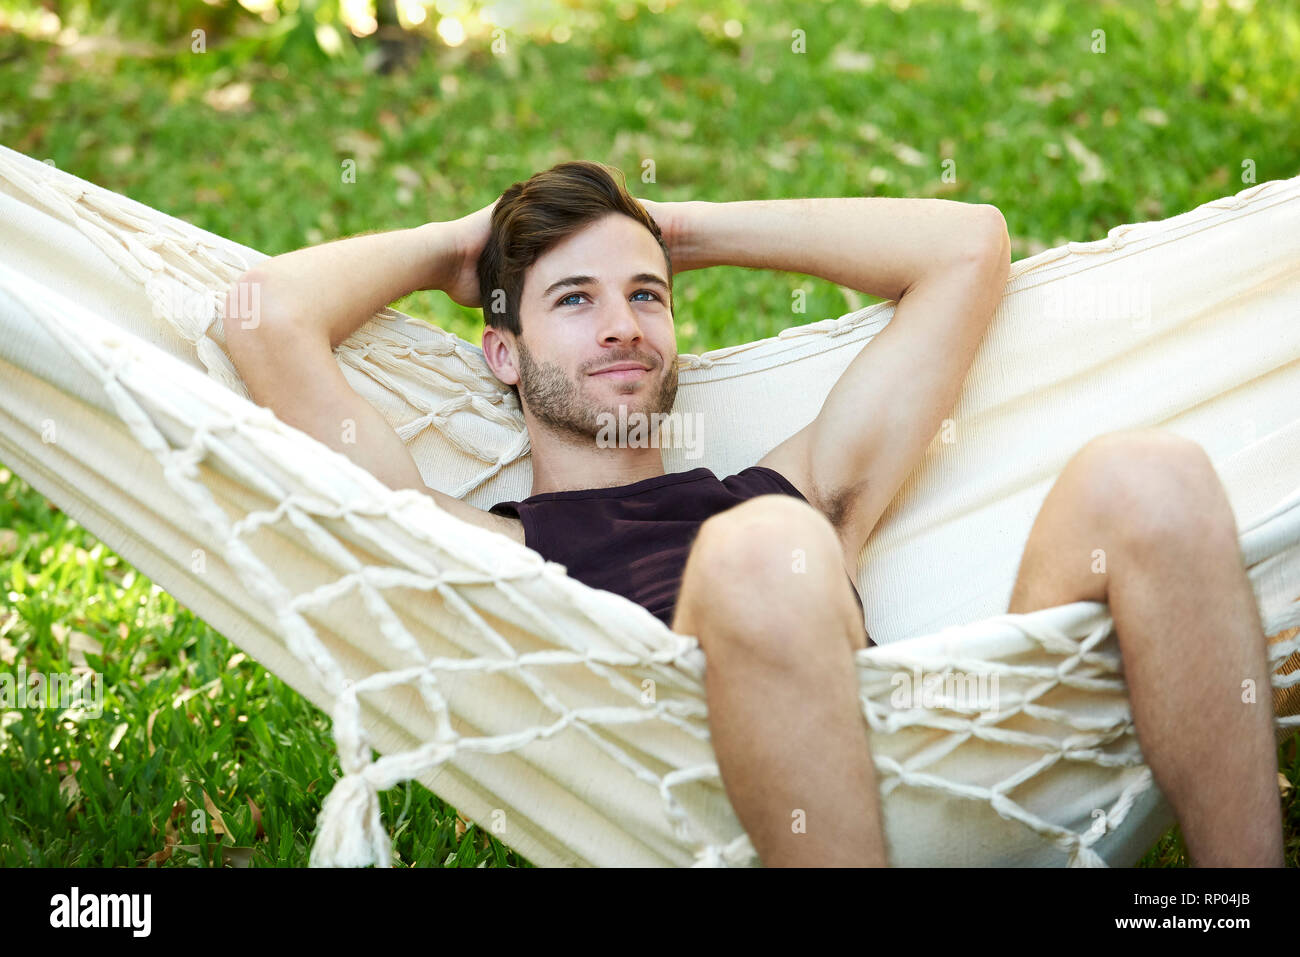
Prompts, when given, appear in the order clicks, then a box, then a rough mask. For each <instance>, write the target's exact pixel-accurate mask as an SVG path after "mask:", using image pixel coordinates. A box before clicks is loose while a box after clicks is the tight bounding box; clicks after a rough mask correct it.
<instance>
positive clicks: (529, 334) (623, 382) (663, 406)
mask: <svg viewBox="0 0 1300 957" xmlns="http://www.w3.org/2000/svg"><path fill="white" fill-rule="evenodd" d="M617 172H618V171H617V170H613V169H611V168H610V167H607V166H604V165H602V164H599V163H591V162H585V161H579V162H567V163H560V164H558V165H556V166H553V167H551V168H550V169H548V170H545V171H543V172H540V173H537V174H535V175H534V176H532V177H531V178H530V179H528V180H527V181H526V182H520V183H515V184H514V185H512V186H511V187H510V188H509V189H507V190H506V191H505V192H504V193H502V194H501V198H500V200H498V201H497V204H496V206H495V208H494V209H493V211H492V225H491V232H490V234H489V237H488V240H487V243H486V244H485V246H484V247H483V252H482V255H480V256H479V260H478V275H479V290H480V295H481V298H482V303H483V317H484V321H485V323H486V328H485V330H484V335H483V352H484V356H485V357H486V359H487V361H488V364H489V365H490V366H491V367H492V370H493V372H495V373H496V375H497V378H499V379H500V380H501V381H502V382H506V383H508V384H510V385H511V386H512V387H515V388H516V394H517V395H519V397H520V402H521V404H522V405H523V406H524V408H525V410H526V411H527V412H529V413H531V414H532V416H533V417H535V418H536V419H537V420H538V421H539V422H542V423H545V424H547V425H548V426H550V427H552V428H553V429H555V430H556V431H558V432H561V433H565V434H567V435H568V436H569V437H570V438H578V439H580V440H581V439H594V437H595V435H596V433H597V432H598V431H599V429H600V427H601V423H600V421H599V420H598V418H597V417H598V416H599V415H600V414H601V413H602V412H609V413H612V414H614V415H617V414H618V408H619V406H620V405H626V406H627V411H628V413H632V412H643V413H646V414H649V413H653V412H665V413H666V412H670V411H671V410H672V406H673V402H674V400H675V399H676V396H677V339H676V333H675V331H674V328H673V299H672V281H673V275H672V263H671V262H670V260H669V256H668V247H667V245H666V244H665V242H664V239H663V235H662V234H661V233H660V230H659V226H658V224H656V223H655V221H654V218H653V217H652V216H651V215H650V214H649V213H647V212H646V211H645V208H644V207H643V206H642V205H641V204H640V203H639V202H637V201H636V199H634V198H633V197H632V196H631V194H629V193H628V191H627V189H626V188H625V187H624V186H623V184H622V182H621V177H622V174H621V173H620V174H619V179H615V177H614V175H612V174H613V173H617ZM624 362H633V363H638V364H640V365H643V366H645V367H646V371H644V372H642V373H635V372H633V373H625V374H619V373H616V372H610V373H604V374H598V370H601V369H605V368H607V367H609V366H611V365H616V364H619V363H624ZM516 384H517V385H516Z"/></svg>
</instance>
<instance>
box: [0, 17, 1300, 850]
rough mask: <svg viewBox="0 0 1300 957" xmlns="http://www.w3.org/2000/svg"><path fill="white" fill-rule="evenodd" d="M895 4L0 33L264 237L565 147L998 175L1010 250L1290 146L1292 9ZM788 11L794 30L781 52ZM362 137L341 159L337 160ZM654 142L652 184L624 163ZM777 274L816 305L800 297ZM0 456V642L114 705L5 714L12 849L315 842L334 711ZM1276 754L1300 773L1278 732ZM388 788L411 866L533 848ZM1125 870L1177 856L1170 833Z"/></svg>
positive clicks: (147, 161) (81, 121) (882, 175)
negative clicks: (356, 52) (161, 40)
mask: <svg viewBox="0 0 1300 957" xmlns="http://www.w3.org/2000/svg"><path fill="white" fill-rule="evenodd" d="M905 6H907V5H906V4H904V3H896V4H895V5H893V6H891V5H889V4H869V5H857V4H852V3H807V2H805V3H794V2H780V3H772V4H767V5H764V6H763V7H762V8H761V9H759V10H755V9H752V8H750V7H749V5H746V4H741V3H719V4H716V5H714V7H713V9H712V12H711V13H710V14H708V15H701V14H700V13H699V8H698V6H697V5H690V7H689V8H688V7H687V6H686V5H681V6H678V5H670V6H669V7H668V8H667V10H666V11H665V12H663V13H659V14H654V13H650V12H649V11H647V10H646V9H644V8H643V7H640V6H630V9H631V11H632V14H633V15H632V17H631V18H630V19H626V20H620V19H617V18H616V17H614V16H612V15H609V14H607V13H602V12H600V11H604V10H606V5H599V4H591V3H588V4H584V5H583V7H584V9H585V10H587V11H589V13H590V12H591V11H595V12H594V13H591V17H592V19H590V22H588V23H587V25H585V26H582V27H581V28H575V29H574V30H573V38H572V39H571V40H569V41H568V42H567V43H557V42H550V41H549V40H548V39H547V38H545V37H530V36H522V35H520V36H516V35H508V36H507V46H508V52H507V54H506V55H504V56H497V55H494V54H493V53H491V52H490V51H489V49H488V47H487V45H486V41H481V40H474V39H471V41H470V42H468V43H466V44H465V45H463V46H461V47H459V48H457V49H448V48H446V47H442V46H440V45H434V46H432V47H430V48H428V49H427V50H425V51H424V53H423V54H422V56H421V59H420V60H419V61H418V63H417V64H416V65H415V67H414V68H413V69H412V70H410V71H408V72H402V73H396V74H391V75H387V76H382V75H377V74H375V73H373V72H369V71H367V70H366V69H365V67H364V66H363V64H362V63H360V62H357V61H344V62H337V63H331V64H328V65H321V64H318V63H314V62H312V61H310V60H308V59H305V58H304V57H303V56H302V55H301V51H299V52H298V53H295V54H294V55H293V56H288V54H287V53H286V60H285V61H284V62H281V63H274V61H272V60H270V59H268V60H267V62H259V61H258V60H257V59H253V58H251V57H254V56H256V55H259V51H260V52H261V55H266V54H268V53H269V52H271V51H272V50H273V47H272V46H266V45H263V46H261V47H259V46H258V44H257V43H256V42H253V41H240V42H235V41H234V40H233V39H232V40H231V41H230V42H229V43H227V44H224V45H223V44H222V43H220V42H218V41H217V40H214V41H213V43H212V45H211V46H210V48H209V51H208V52H207V53H205V54H191V53H189V52H188V49H189V43H188V39H187V37H184V36H178V38H177V39H176V40H175V41H173V42H171V43H170V44H165V45H161V46H159V47H158V49H156V50H155V51H154V53H153V55H149V56H145V55H133V56H129V57H128V56H118V55H116V54H114V53H113V52H112V49H111V47H110V48H107V49H102V50H99V51H98V52H85V51H82V52H77V53H76V54H75V55H70V54H69V53H68V52H67V51H65V50H62V49H61V48H59V47H56V46H53V45H51V44H48V43H40V42H36V41H33V40H31V39H27V38H24V37H22V36H20V35H18V34H16V33H13V32H9V33H6V32H0V62H3V63H5V65H6V67H7V68H6V69H3V70H0V141H2V142H3V143H4V144H5V145H7V146H10V147H12V148H14V149H17V150H20V151H22V152H24V153H27V154H28V155H31V156H34V157H37V158H39V159H47V158H48V159H51V160H53V161H54V162H55V163H56V165H58V166H59V167H60V168H62V169H66V170H69V171H71V172H74V173H76V174H77V175H79V176H82V177H85V178H87V179H89V180H92V181H94V182H96V183H99V184H101V185H103V186H105V187H107V188H109V189H112V190H115V191H117V192H120V193H124V194H126V195H129V196H131V197H133V198H135V199H138V200H140V201H142V202H144V203H147V204H148V205H150V206H153V207H156V208H158V209H161V210H164V211H166V212H168V213H171V214H172V215H175V216H178V217H180V218H182V219H185V220H188V221H190V222H193V223H195V224H197V225H199V226H202V227H203V228H205V229H209V230H212V231H214V232H217V233H220V234H222V235H226V236H229V237H231V238H233V239H236V240H238V241H240V242H243V243H245V244H247V245H250V246H253V247H256V248H258V249H261V250H263V251H265V252H267V253H271V254H274V253H279V252H285V251H288V250H290V249H294V248H298V247H300V246H302V245H306V244H309V243H314V242H320V241H323V240H327V239H332V238H337V237H339V236H343V235H349V234H353V233H357V232H364V231H369V230H377V229H391V228H396V227H399V226H407V225H415V224H417V223H420V222H423V221H426V220H430V219H451V218H455V217H458V216H461V215H463V214H465V213H467V212H470V211H472V210H474V209H477V208H479V207H481V206H483V205H485V204H486V203H488V202H490V201H491V200H492V199H494V198H495V197H496V196H497V195H499V193H500V192H501V191H502V190H503V189H504V188H505V187H506V186H508V185H510V183H512V182H514V181H516V180H519V179H524V178H526V177H527V176H529V175H531V174H532V173H533V172H535V171H536V170H538V169H542V168H545V167H546V166H549V165H551V164H553V163H555V162H558V161H560V160H564V159H572V158H589V159H598V160H601V161H603V162H607V163H611V164H613V165H616V166H619V167H620V168H622V169H623V170H624V171H625V172H626V173H627V174H628V178H629V184H630V186H631V188H632V190H633V192H635V193H636V194H637V195H640V196H643V197H645V198H649V199H659V200H685V199H708V200H715V201H723V200H734V199H756V198H778V197H791V196H835V195H844V196H849V195H889V196H938V197H943V198H947V199H956V200H962V201H966V202H989V203H994V204H996V205H997V206H998V207H999V208H1001V210H1002V211H1003V213H1004V215H1005V216H1006V219H1007V222H1008V225H1009V227H1010V231H1011V234H1012V237H1013V255H1014V256H1015V257H1016V258H1021V257H1023V256H1025V255H1029V254H1031V253H1033V252H1036V251H1038V250H1040V249H1043V248H1047V247H1049V246H1053V245H1058V244H1060V243H1063V242H1065V241H1067V240H1089V239H1097V238H1100V237H1102V236H1104V235H1105V234H1106V231H1107V230H1108V229H1109V228H1110V227H1112V226H1115V225H1117V224H1120V223H1127V222H1133V221H1140V220H1145V219H1159V218H1163V217H1166V216H1171V215H1174V214H1175V213H1178V212H1182V211H1184V210H1187V209H1190V208H1192V207H1194V206H1196V205H1198V204H1200V203H1203V202H1206V201H1209V200H1212V199H1215V198H1217V197H1219V196H1222V195H1225V194H1229V193H1233V192H1236V191H1238V190H1240V189H1243V188H1245V187H1246V186H1247V185H1250V184H1249V182H1243V179H1242V175H1243V174H1242V171H1243V163H1246V162H1247V161H1249V162H1250V163H1253V164H1254V169H1255V180H1256V181H1257V182H1264V181H1266V180H1269V179H1278V178H1285V177H1290V176H1293V175H1295V174H1296V173H1297V172H1300V128H1298V127H1297V126H1296V124H1295V123H1294V117H1295V116H1296V115H1300V102H1298V101H1300V87H1298V86H1297V85H1296V84H1295V83H1293V82H1291V77H1292V76H1293V74H1294V69H1293V68H1294V63H1295V62H1296V61H1297V60H1300V12H1298V11H1297V10H1296V9H1295V8H1294V7H1291V6H1289V5H1284V4H1264V3H1259V4H1252V5H1249V6H1250V9H1249V10H1241V9H1237V8H1240V7H1241V6H1242V5H1241V4H1237V5H1236V8H1234V7H1230V6H1228V5H1227V4H1226V3H1219V4H1217V5H1215V6H1214V7H1213V8H1210V7H1208V6H1204V7H1203V6H1202V4H1200V3H1191V2H1183V3H1175V2H1168V3H1118V2H1112V3H1098V4H1092V3H1069V4H1066V3H1060V2H1044V3H1035V4H1022V3H991V2H975V0H970V2H966V3H964V4H958V3H913V4H911V6H910V8H909V9H905V10H904V9H901V8H902V7H905ZM575 16H576V14H575ZM729 19H734V20H736V21H737V22H738V23H739V24H740V26H741V28H742V29H741V31H740V33H739V35H738V36H736V35H731V34H734V33H735V30H734V28H733V29H732V30H730V31H728V29H727V26H726V24H727V21H728V20H729ZM1098 30H1101V31H1104V34H1105V43H1106V50H1105V52H1104V53H1098V52H1092V49H1091V47H1092V45H1093V44H1094V42H1095V36H1096V35H1095V33H1094V31H1098ZM795 31H802V36H803V38H804V40H805V42H806V51H807V52H806V53H802V54H799V53H794V52H792V49H791V44H792V38H793V37H794V36H795ZM347 159H355V160H356V161H357V168H358V176H357V181H356V183H352V184H345V183H342V182H341V181H340V175H339V173H340V165H341V164H342V163H343V162H344V161H345V160H347ZM647 160H652V161H653V165H654V170H655V179H656V181H655V182H642V181H641V171H642V169H643V167H644V163H645V161H647ZM945 160H952V161H953V162H954V163H955V172H956V181H955V182H946V181H945V180H944V178H943V176H942V172H943V168H944V165H943V164H944V161H945ZM795 288H802V289H805V290H807V292H808V303H807V306H808V311H807V314H803V315H795V314H792V313H791V306H790V303H791V295H790V293H791V291H792V290H793V289H795ZM676 299H677V303H678V309H677V327H678V330H679V348H680V349H681V351H683V352H702V351H706V350H708V349H712V348H716V347H720V346H725V345H730V344H733V343H737V342H744V341H748V340H752V339H756V338H761V337H764V336H770V335H774V334H775V333H777V332H778V331H779V330H781V329H782V328H784V327H786V326H789V325H793V324H799V323H803V322H807V321H811V320H813V319H816V318H821V317H825V316H836V315H840V314H842V313H844V312H846V311H849V310H850V309H853V308H857V307H858V306H860V305H862V304H865V303H866V302H869V301H870V300H869V299H867V298H865V297H861V296H859V295H857V294H856V293H853V292H852V291H850V290H843V289H840V288H838V287H836V286H834V285H833V284H830V283H826V282H823V281H821V280H817V279H812V278H810V277H806V276H797V275H787V274H777V273H766V272H758V271H751V270H741V269H712V270H704V271H700V272H692V273H688V274H686V275H684V276H682V277H681V279H680V280H679V282H678V283H677V293H676ZM398 305H399V308H401V309H403V310H404V311H407V312H410V313H412V314H416V315H421V316H425V317H427V318H428V319H430V320H431V321H433V322H436V323H438V324H439V325H441V326H443V327H445V328H449V329H451V330H452V331H454V332H456V333H457V334H459V335H461V336H463V337H465V338H466V339H468V340H470V341H473V342H477V341H478V339H479V335H480V329H481V323H482V319H481V313H479V312H478V310H467V309H463V308H461V307H458V306H456V305H454V304H453V303H451V302H450V301H449V300H448V299H447V298H446V297H445V296H442V295H441V294H435V293H417V294H414V295H412V296H410V297H408V298H407V299H405V300H403V301H402V302H401V303H399V304H398ZM0 474H3V475H4V481H3V482H2V483H0V484H2V485H3V489H4V497H3V503H2V504H0V634H2V635H3V638H0V664H2V665H3V666H5V667H12V666H14V665H16V663H17V662H19V661H21V662H23V663H25V666H26V667H27V669H28V671H29V672H30V671H46V672H49V671H60V670H67V669H68V668H71V667H80V666H85V667H90V668H93V669H94V670H96V671H98V672H101V673H102V674H103V675H104V677H105V684H106V694H105V700H104V709H105V711H104V715H103V717H102V718H100V719H96V720H84V721H79V722H75V723H69V722H67V721H63V720H60V718H59V716H58V715H57V714H55V713H54V712H41V711H32V710H28V711H23V712H16V714H17V715H18V718H17V720H16V721H14V722H12V723H8V724H7V725H6V726H5V728H4V733H3V735H2V736H0V749H3V750H0V866H11V865H19V864H47V865H100V866H104V865H110V866H133V865H139V864H140V863H142V862H144V861H146V860H147V859H148V858H149V857H150V855H153V854H156V853H158V852H165V849H166V848H167V847H169V846H171V847H173V848H174V849H173V851H172V853H171V856H170V857H168V858H167V859H166V860H165V862H164V866H193V865H199V866H210V865H213V864H216V863H217V862H218V860H219V859H221V860H224V861H226V862H231V861H232V860H233V861H234V862H236V863H241V864H242V863H247V864H249V865H251V866H262V865H302V864H305V863H306V861H307V854H308V850H309V847H310V841H311V837H312V830H313V827H314V823H315V817H316V814H317V812H318V811H319V808H320V801H321V798H322V796H323V794H324V793H326V792H327V791H328V789H329V786H330V784H331V782H332V780H333V779H334V778H335V777H337V776H338V774H339V768H338V765H337V760H336V759H335V758H334V756H333V745H332V741H331V739H330V737H329V721H328V718H327V717H326V716H325V715H323V714H322V713H321V712H320V711H318V710H317V709H316V708H314V707H313V706H311V705H310V704H309V703H308V702H306V701H305V700H304V699H302V698H301V697H300V696H299V695H297V694H296V693H294V692H293V691H292V690H291V689H289V688H288V687H287V686H286V685H284V684H283V683H282V682H280V681H279V680H278V679H276V678H275V677H274V676H272V675H270V674H268V673H267V672H266V671H265V670H264V669H262V668H260V667H259V666H258V665H257V664H256V663H255V662H252V661H250V660H248V659H247V658H244V657H242V655H240V653H239V650H238V649H237V648H236V647H234V646H233V645H231V644H230V643H229V642H228V641H227V640H226V639H225V638H224V637H222V636H221V635H220V634H218V633H216V632H215V631H213V630H212V629H211V628H210V627H208V626H207V625H206V624H205V623H203V622H202V621H200V620H198V619H197V618H195V617H194V616H193V615H192V614H191V613H190V612H189V611H188V610H187V609H185V608H184V607H182V606H180V605H178V604H177V603H176V602H175V601H174V600H173V599H172V598H171V597H170V596H168V595H167V594H166V593H165V592H162V591H161V590H159V589H157V588H155V587H154V586H152V585H151V583H150V582H149V581H148V580H147V579H145V578H144V577H143V576H141V575H139V574H138V573H137V572H135V571H134V570H133V569H132V568H131V567H130V565H129V564H128V563H127V562H125V561H124V560H122V559H121V558H119V557H118V556H116V555H114V554H113V553H112V552H111V551H110V550H108V549H107V548H106V547H104V546H103V545H102V544H100V543H98V542H97V541H96V540H95V539H94V538H93V537H92V536H90V535H89V534H88V533H87V532H86V531H85V530H84V529H82V528H80V527H78V526H77V525H76V523H74V522H72V521H70V520H69V519H68V517H67V516H65V515H64V514H62V513H61V512H59V511H58V510H57V509H54V508H52V507H51V506H50V505H49V504H48V503H46V502H45V501H44V499H43V498H42V497H41V496H39V495H37V494H36V493H34V492H33V491H32V490H31V489H30V488H28V486H27V485H26V484H25V483H23V482H22V481H21V480H20V479H18V478H17V477H14V476H10V475H7V474H5V473H0ZM78 635H80V636H84V637H76V636H78ZM4 720H6V721H8V720H9V719H8V718H6V719H4ZM1279 760H1280V762H1281V766H1282V768H1283V772H1284V774H1285V775H1286V777H1287V778H1288V779H1289V781H1290V782H1291V784H1292V785H1293V786H1294V785H1297V784H1300V762H1298V761H1297V754H1296V743H1295V740H1294V739H1293V740H1292V741H1291V742H1290V743H1289V744H1287V745H1284V746H1283V747H1282V749H1281V750H1280V752H1279ZM1295 793H1296V792H1295V790H1294V789H1293V790H1292V791H1290V792H1289V794H1288V795H1287V797H1286V799H1285V805H1284V809H1285V815H1286V835H1287V851H1286V853H1287V861H1288V864H1289V865H1291V866H1296V865H1297V858H1298V856H1300V803H1298V802H1297V801H1296V800H1295ZM205 795H206V797H205ZM209 802H210V804H211V806H212V807H213V808H215V809H216V810H217V811H218V812H219V813H220V818H221V822H220V823H218V822H217V820H216V818H215V816H214V815H212V814H211V813H208V812H207V810H206V806H207V804H208V803H209ZM382 802H383V806H382V810H383V814H384V821H385V824H386V825H387V826H388V827H389V828H390V832H393V833H395V842H394V843H395V849H396V860H397V861H398V862H400V863H401V864H404V865H417V864H418V865H429V866H443V865H445V864H448V863H451V864H455V865H457V866H476V865H479V864H484V863H485V864H486V865H487V866H527V862H526V861H524V860H522V859H521V858H520V857H519V856H518V855H517V854H515V853H514V852H512V851H510V850H508V849H507V848H504V847H503V846H502V845H501V844H500V843H499V842H497V841H496V840H495V839H494V838H493V837H492V836H491V835H486V834H480V832H479V831H478V829H477V828H475V827H473V826H471V827H470V828H469V829H468V830H465V831H464V833H463V835H460V834H458V830H459V829H458V827H457V815H456V813H455V811H454V809H452V808H450V807H448V806H447V805H445V804H444V803H443V802H441V801H439V800H438V799H437V798H436V797H434V796H433V795H431V794H430V793H429V792H428V791H427V790H426V789H425V788H423V787H422V786H420V785H408V786H403V787H398V788H395V789H394V790H392V791H391V792H388V793H386V794H384V795H383V796H382ZM255 808H256V811H255V810H254V809H255ZM196 810H202V811H204V813H202V814H198V815H197V816H196V814H195V812H196ZM259 817H260V824H259V823H258V819H259ZM200 823H201V824H203V828H204V829H203V830H199V829H197V827H196V825H197V824H200ZM218 827H220V829H221V831H224V833H218V830H217V828H218ZM169 839H170V840H171V841H172V842H173V843H172V844H170V845H169V844H168V841H169ZM181 848H185V849H181ZM234 849H242V850H234ZM453 855H454V857H453ZM1143 864H1144V865H1145V866H1157V867H1164V866H1185V864H1186V856H1185V854H1184V852H1183V849H1182V846H1181V841H1180V839H1179V837H1178V833H1177V829H1174V830H1173V831H1171V832H1170V833H1169V834H1167V835H1165V836H1164V837H1163V838H1162V839H1161V841H1160V842H1159V843H1158V844H1157V845H1156V847H1155V848H1153V849H1152V851H1151V852H1150V853H1149V854H1148V855H1147V856H1146V858H1145V859H1144V861H1143Z"/></svg>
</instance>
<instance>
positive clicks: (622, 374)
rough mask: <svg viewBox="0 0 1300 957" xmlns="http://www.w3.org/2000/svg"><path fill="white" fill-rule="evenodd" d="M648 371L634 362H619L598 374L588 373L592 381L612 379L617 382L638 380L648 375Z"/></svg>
mask: <svg viewBox="0 0 1300 957" xmlns="http://www.w3.org/2000/svg"><path fill="white" fill-rule="evenodd" d="M649 374H650V370H649V369H647V368H646V367H645V366H643V365H638V364H636V363H635V362H620V363H618V364H617V365H612V366H610V367H609V368H608V369H601V370H600V371H599V372H592V373H590V375H591V377H592V378H594V379H614V380H616V381H618V382H625V381H631V380H634V379H639V378H641V377H642V376H645V375H649Z"/></svg>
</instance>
